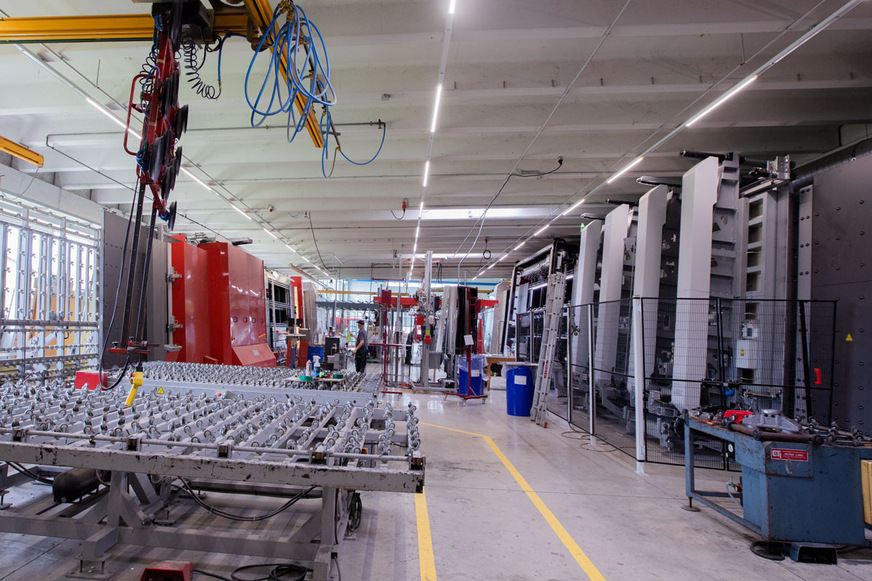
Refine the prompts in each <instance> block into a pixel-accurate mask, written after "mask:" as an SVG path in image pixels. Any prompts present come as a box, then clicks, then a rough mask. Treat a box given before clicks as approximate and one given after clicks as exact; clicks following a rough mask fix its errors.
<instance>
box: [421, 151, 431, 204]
mask: <svg viewBox="0 0 872 581" xmlns="http://www.w3.org/2000/svg"><path fill="white" fill-rule="evenodd" d="M429 177H430V160H429V159H428V160H427V161H426V162H425V163H424V187H425V188H426V187H427V178H429ZM422 203H423V200H422Z"/></svg>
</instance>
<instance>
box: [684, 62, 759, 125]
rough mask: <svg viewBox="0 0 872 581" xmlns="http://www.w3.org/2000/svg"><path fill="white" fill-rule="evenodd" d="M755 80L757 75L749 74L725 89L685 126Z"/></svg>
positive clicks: (691, 123)
mask: <svg viewBox="0 0 872 581" xmlns="http://www.w3.org/2000/svg"><path fill="white" fill-rule="evenodd" d="M756 80H757V75H751V76H750V77H748V78H747V79H745V80H744V81H742V82H741V83H739V84H738V85H736V86H735V87H733V88H732V89H730V90H729V91H727V92H726V93H724V94H723V95H721V96H720V97H719V98H718V99H716V100H715V101H714V102H713V103H712V104H710V105H709V106H708V107H706V108H705V109H703V110H702V111H700V112H699V113H697V114H696V115H695V116H693V117H692V118H691V119H690V120H689V121H688V122H687V123H685V124H684V125H685V127H690V126H691V125H693V124H694V123H696V122H697V121H699V120H700V119H702V118H703V117H705V116H706V115H708V114H709V113H711V112H712V111H714V110H715V109H717V108H718V107H720V106H721V105H722V104H723V103H724V102H725V101H727V99H729V98H731V97H732V96H733V95H735V94H736V93H738V92H739V91H741V90H742V89H744V88H745V87H747V86H748V85H750V84H751V83H753V82H754V81H756Z"/></svg>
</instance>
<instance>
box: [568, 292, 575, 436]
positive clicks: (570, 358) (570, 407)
mask: <svg viewBox="0 0 872 581" xmlns="http://www.w3.org/2000/svg"><path fill="white" fill-rule="evenodd" d="M573 319H575V317H573V316H572V305H569V307H567V309H566V421H567V423H569V424H572V350H573V345H572V321H573Z"/></svg>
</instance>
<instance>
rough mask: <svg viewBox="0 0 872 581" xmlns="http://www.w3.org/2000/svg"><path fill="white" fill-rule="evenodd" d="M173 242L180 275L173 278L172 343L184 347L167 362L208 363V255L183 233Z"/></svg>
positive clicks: (209, 338)
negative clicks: (173, 323) (187, 240)
mask: <svg viewBox="0 0 872 581" xmlns="http://www.w3.org/2000/svg"><path fill="white" fill-rule="evenodd" d="M178 239H179V240H180V241H179V242H175V243H173V244H171V245H170V252H171V258H172V264H173V270H175V272H176V274H177V275H179V278H177V279H175V280H174V281H173V285H172V298H173V312H172V315H173V317H175V319H176V324H177V325H181V327H180V328H178V329H176V330H175V331H174V332H173V343H175V344H176V345H179V346H181V348H182V349H181V350H180V351H177V352H175V353H168V354H167V361H186V362H189V363H205V362H206V360H205V357H206V356H208V355H209V352H210V351H211V348H210V341H211V335H210V317H209V285H208V282H209V281H208V278H207V277H206V276H205V273H206V271H207V267H208V255H207V254H206V252H205V251H204V250H202V249H201V248H199V247H198V246H194V245H193V244H187V243H186V242H185V241H184V240H185V238H184V236H179V237H178Z"/></svg>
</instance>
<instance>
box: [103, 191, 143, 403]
mask: <svg viewBox="0 0 872 581" xmlns="http://www.w3.org/2000/svg"><path fill="white" fill-rule="evenodd" d="M138 190H139V178H137V180H136V185H135V186H134V188H133V200H131V205H133V204H134V202H135V201H136V195H137V191H138ZM132 225H133V212H130V216H128V218H127V231H126V232H125V233H124V246H123V247H122V248H121V268H120V269H119V270H118V286H117V287H116V288H115V301H114V302H113V303H112V316H111V317H110V318H109V326H108V327H106V333H105V334H104V335H103V344H102V345H100V350H99V351H98V354H99V356H100V360H99V365H98V366H97V377H98V379H99V380H100V387H102V388H103V389H104V390H109V389H115V388H116V387H118V384H119V383H121V379H122V378H123V377H124V374H125V372H126V371H127V368H128V367H129V366H130V355H128V356H127V359H126V360H125V361H124V367H123V368H122V370H121V373H119V374H118V379H116V380H115V383H113V384H112V385H111V386H107V385H103V362H104V359H105V357H106V343H107V342H108V340H109V334H110V333H112V325H114V324H115V315H116V314H117V313H118V297H119V295H120V292H121V279H122V277H123V276H124V265H125V264H126V263H127V244H128V242H129V241H130V230H131V227H132ZM133 265H134V266H135V265H136V262H135V261H134V262H133ZM121 340H122V341H124V338H123V337H122V338H121Z"/></svg>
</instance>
